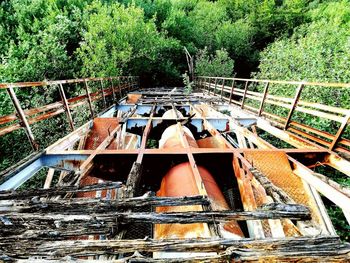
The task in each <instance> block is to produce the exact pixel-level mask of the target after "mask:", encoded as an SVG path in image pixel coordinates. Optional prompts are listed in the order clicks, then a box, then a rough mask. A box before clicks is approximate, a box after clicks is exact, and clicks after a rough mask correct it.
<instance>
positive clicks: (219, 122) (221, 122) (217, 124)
mask: <svg viewBox="0 0 350 263" xmlns="http://www.w3.org/2000/svg"><path fill="white" fill-rule="evenodd" d="M206 120H207V121H208V122H209V123H210V124H211V125H212V126H213V127H214V128H215V129H217V130H218V131H220V132H224V131H226V129H227V123H228V122H229V120H228V119H217V118H206Z"/></svg>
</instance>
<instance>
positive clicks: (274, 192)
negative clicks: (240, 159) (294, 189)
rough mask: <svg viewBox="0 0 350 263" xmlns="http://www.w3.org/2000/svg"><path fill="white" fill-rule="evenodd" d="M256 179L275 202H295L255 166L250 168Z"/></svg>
mask: <svg viewBox="0 0 350 263" xmlns="http://www.w3.org/2000/svg"><path fill="white" fill-rule="evenodd" d="M250 171H251V172H252V174H253V175H254V177H255V178H256V180H258V182H259V183H260V184H261V185H262V186H263V187H264V189H265V191H266V193H267V194H268V195H270V196H271V197H272V198H273V199H274V200H275V201H276V202H278V203H285V204H295V203H296V202H295V201H294V200H293V199H292V198H291V197H290V196H289V195H288V194H287V193H286V192H285V191H283V190H282V189H281V188H279V187H277V186H276V185H274V184H273V183H272V182H271V181H270V180H269V179H268V178H267V177H266V176H265V175H263V174H262V173H261V172H260V171H259V170H257V169H256V168H252V169H250Z"/></svg>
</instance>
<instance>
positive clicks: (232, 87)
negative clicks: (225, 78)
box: [229, 79, 235, 104]
mask: <svg viewBox="0 0 350 263" xmlns="http://www.w3.org/2000/svg"><path fill="white" fill-rule="evenodd" d="M234 85H235V80H234V79H232V86H231V93H230V102H229V104H231V101H232V95H233V89H234Z"/></svg>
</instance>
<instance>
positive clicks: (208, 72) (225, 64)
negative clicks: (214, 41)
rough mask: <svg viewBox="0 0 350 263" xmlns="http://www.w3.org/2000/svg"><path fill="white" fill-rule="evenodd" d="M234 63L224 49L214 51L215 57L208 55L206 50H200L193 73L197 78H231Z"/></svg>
mask: <svg viewBox="0 0 350 263" xmlns="http://www.w3.org/2000/svg"><path fill="white" fill-rule="evenodd" d="M233 65H234V61H233V60H232V59H231V58H230V57H229V54H228V52H227V51H226V50H225V49H221V50H216V52H215V55H214V56H211V55H209V54H208V49H207V48H204V49H203V50H200V51H199V52H198V54H197V58H196V66H195V73H196V74H197V75H198V76H216V77H224V76H232V72H233Z"/></svg>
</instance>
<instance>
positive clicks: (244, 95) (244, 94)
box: [241, 81, 249, 109]
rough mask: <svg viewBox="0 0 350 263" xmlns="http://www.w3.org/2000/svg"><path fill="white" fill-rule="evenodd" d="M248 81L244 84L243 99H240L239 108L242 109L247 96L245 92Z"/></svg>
mask: <svg viewBox="0 0 350 263" xmlns="http://www.w3.org/2000/svg"><path fill="white" fill-rule="evenodd" d="M248 83H249V82H248V81H246V82H245V86H244V93H243V98H242V104H241V108H242V109H243V106H244V101H245V97H246V96H247V90H248Z"/></svg>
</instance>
